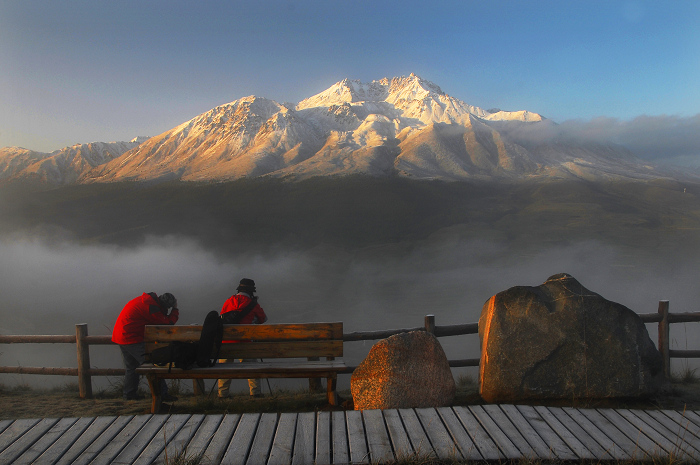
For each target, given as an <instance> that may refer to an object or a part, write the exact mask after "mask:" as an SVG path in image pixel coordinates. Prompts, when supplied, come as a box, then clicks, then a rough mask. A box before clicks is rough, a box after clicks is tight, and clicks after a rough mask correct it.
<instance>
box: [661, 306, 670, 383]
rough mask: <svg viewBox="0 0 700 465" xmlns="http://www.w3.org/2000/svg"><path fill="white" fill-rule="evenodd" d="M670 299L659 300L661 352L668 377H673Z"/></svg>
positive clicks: (665, 373)
mask: <svg viewBox="0 0 700 465" xmlns="http://www.w3.org/2000/svg"><path fill="white" fill-rule="evenodd" d="M668 307H669V304H668V300H660V301H659V315H661V321H659V352H661V359H662V361H663V366H664V375H665V376H666V379H671V355H670V347H669V324H668Z"/></svg>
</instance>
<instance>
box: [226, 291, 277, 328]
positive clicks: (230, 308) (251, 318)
mask: <svg viewBox="0 0 700 465" xmlns="http://www.w3.org/2000/svg"><path fill="white" fill-rule="evenodd" d="M251 300H253V299H252V297H250V296H248V295H247V294H236V295H232V296H231V297H229V298H228V300H226V302H224V306H223V307H221V315H223V314H224V313H228V312H235V311H238V310H242V309H244V308H245V307H246V306H247V305H248V304H249V303H250V301H251ZM266 321H267V315H265V311H264V310H263V309H262V307H261V306H260V304H257V305H256V306H255V307H253V310H251V311H250V313H248V314H247V315H246V316H244V317H243V319H242V320H241V321H240V322H239V324H241V325H249V324H259V323H265V322H266Z"/></svg>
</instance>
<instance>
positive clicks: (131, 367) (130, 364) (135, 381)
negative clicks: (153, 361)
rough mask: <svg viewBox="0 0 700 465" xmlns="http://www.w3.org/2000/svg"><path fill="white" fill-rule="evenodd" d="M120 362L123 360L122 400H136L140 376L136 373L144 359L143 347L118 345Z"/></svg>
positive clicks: (139, 345)
mask: <svg viewBox="0 0 700 465" xmlns="http://www.w3.org/2000/svg"><path fill="white" fill-rule="evenodd" d="M119 348H120V349H121V352H122V360H124V368H125V373H124V399H126V400H130V399H136V398H137V397H138V390H139V381H140V376H139V375H138V374H137V373H136V368H138V367H139V366H140V365H141V364H142V363H143V361H144V358H145V346H144V344H143V343H137V344H126V345H120V346H119Z"/></svg>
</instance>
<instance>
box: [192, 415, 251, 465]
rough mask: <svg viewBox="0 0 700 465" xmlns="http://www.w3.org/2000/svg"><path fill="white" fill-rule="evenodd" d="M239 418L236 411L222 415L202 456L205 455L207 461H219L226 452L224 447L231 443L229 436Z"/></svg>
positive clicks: (230, 436)
mask: <svg viewBox="0 0 700 465" xmlns="http://www.w3.org/2000/svg"><path fill="white" fill-rule="evenodd" d="M240 420H241V415H240V414H238V413H235V414H228V415H224V417H223V418H222V420H221V423H219V426H218V427H217V428H216V431H215V433H214V436H213V437H212V438H211V441H209V445H208V446H207V449H206V450H205V451H204V457H206V459H207V461H209V462H210V463H221V458H222V457H223V456H224V453H226V449H227V448H228V445H229V444H230V443H231V438H232V437H233V434H234V432H235V431H236V428H237V427H238V423H239V422H240ZM195 439H196V437H195Z"/></svg>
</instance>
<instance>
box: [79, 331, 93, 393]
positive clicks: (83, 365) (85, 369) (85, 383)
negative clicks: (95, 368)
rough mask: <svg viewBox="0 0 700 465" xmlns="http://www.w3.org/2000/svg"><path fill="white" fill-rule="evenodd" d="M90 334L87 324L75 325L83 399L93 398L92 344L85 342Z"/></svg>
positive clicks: (80, 387) (80, 389) (80, 386)
mask: <svg viewBox="0 0 700 465" xmlns="http://www.w3.org/2000/svg"><path fill="white" fill-rule="evenodd" d="M87 335H88V329H87V324H85V323H82V324H77V325H75V343H76V346H77V347H78V390H79V391H80V397H81V398H82V399H92V379H91V378H90V345H89V344H88V343H87V342H85V337H86V336H87Z"/></svg>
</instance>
